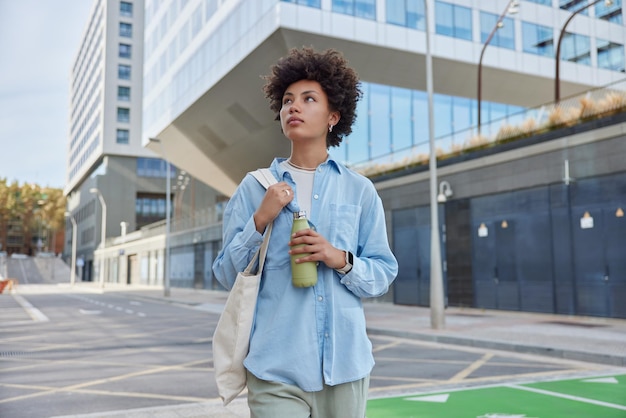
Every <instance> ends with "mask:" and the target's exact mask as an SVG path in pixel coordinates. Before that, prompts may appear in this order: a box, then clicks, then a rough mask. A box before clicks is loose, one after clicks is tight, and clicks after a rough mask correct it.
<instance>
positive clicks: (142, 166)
mask: <svg viewBox="0 0 626 418" xmlns="http://www.w3.org/2000/svg"><path fill="white" fill-rule="evenodd" d="M137 175H138V176H139V177H158V178H165V177H166V176H167V163H166V162H165V161H164V160H161V159H159V158H137ZM175 177H176V167H174V166H173V165H170V178H175Z"/></svg>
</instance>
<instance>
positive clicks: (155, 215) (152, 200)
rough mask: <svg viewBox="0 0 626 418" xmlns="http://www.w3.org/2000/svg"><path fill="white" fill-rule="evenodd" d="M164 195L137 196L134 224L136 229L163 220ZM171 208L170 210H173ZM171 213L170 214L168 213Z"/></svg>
mask: <svg viewBox="0 0 626 418" xmlns="http://www.w3.org/2000/svg"><path fill="white" fill-rule="evenodd" d="M165 203H166V202H165V194H162V195H159V194H139V195H137V197H136V198H135V222H136V224H137V227H138V228H141V227H142V226H144V225H147V224H150V223H153V222H156V221H159V220H161V219H163V218H165V206H166V205H165ZM173 208H174V206H173V205H172V206H171V209H170V210H173ZM170 213H171V212H170Z"/></svg>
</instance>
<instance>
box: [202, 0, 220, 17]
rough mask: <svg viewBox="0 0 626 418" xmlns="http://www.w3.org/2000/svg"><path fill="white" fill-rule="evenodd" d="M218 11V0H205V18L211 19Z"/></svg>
mask: <svg viewBox="0 0 626 418" xmlns="http://www.w3.org/2000/svg"><path fill="white" fill-rule="evenodd" d="M215 12H217V0H204V20H209V19H210V18H211V17H212V16H213V15H214V14H215Z"/></svg>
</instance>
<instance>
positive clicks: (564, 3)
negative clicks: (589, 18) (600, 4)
mask: <svg viewBox="0 0 626 418" xmlns="http://www.w3.org/2000/svg"><path fill="white" fill-rule="evenodd" d="M587 6H588V4H587V0H559V7H560V8H561V9H563V10H569V11H570V12H572V13H573V12H576V11H578V10H580V9H582V8H583V7H587ZM580 14H583V15H588V14H589V10H588V9H585V10H583V11H582V12H580Z"/></svg>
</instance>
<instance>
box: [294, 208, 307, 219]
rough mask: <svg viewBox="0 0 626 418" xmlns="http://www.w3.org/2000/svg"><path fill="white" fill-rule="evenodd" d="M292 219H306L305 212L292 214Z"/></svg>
mask: <svg viewBox="0 0 626 418" xmlns="http://www.w3.org/2000/svg"><path fill="white" fill-rule="evenodd" d="M293 219H306V210H301V211H299V212H294V213H293Z"/></svg>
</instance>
